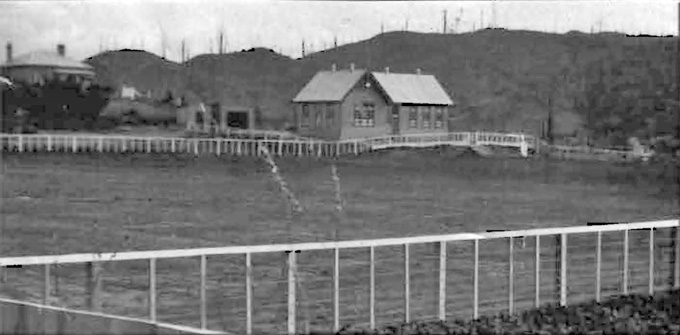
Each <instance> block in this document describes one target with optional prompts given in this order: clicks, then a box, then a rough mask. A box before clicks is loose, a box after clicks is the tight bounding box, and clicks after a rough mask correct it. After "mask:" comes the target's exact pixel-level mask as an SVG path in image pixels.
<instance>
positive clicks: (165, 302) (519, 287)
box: [0, 220, 680, 334]
mask: <svg viewBox="0 0 680 335" xmlns="http://www.w3.org/2000/svg"><path fill="white" fill-rule="evenodd" d="M678 227H679V221H678V220H666V221H653V222H640V223H628V224H612V225H599V226H581V227H564V228H549V229H530V230H519V231H507V232H503V231H501V232H483V233H474V234H473V233H465V234H453V235H435V236H420V237H409V238H389V239H377V240H355V241H341V242H318V243H302V244H280V245H259V246H233V247H221V248H200V249H180V250H153V251H136V252H119V253H115V252H113V253H96V254H70V255H48V256H27V257H6V258H0V267H6V268H7V269H6V270H7V272H6V275H7V276H8V278H7V281H6V282H5V284H3V285H4V286H9V285H12V284H13V285H15V286H16V291H17V292H20V294H23V296H24V298H25V299H29V300H31V299H32V300H42V303H43V304H63V305H64V304H65V305H70V306H73V308H81V309H82V308H88V306H89V308H93V309H96V310H101V309H109V310H110V311H113V312H115V313H116V314H126V315H128V314H133V315H134V316H135V317H144V318H147V319H149V320H150V321H151V322H158V321H159V320H163V322H168V323H174V324H182V325H185V326H192V327H197V328H201V329H212V330H217V329H218V328H222V329H224V330H227V331H229V332H234V333H236V332H241V333H246V334H261V333H285V332H287V333H288V334H294V333H299V332H301V331H304V332H307V331H337V330H338V329H340V328H341V326H342V325H346V324H353V325H364V326H366V327H370V328H375V327H377V326H379V325H384V324H388V323H394V322H404V321H406V322H408V321H410V320H414V319H441V320H447V319H452V318H470V317H472V318H477V317H479V316H480V315H482V314H489V313H497V312H500V311H507V312H510V313H513V312H516V311H518V310H521V309H526V308H531V307H533V306H539V305H542V304H545V303H559V304H561V305H567V304H570V303H576V302H580V301H583V300H587V299H593V298H594V299H597V300H599V299H602V298H603V297H605V296H608V295H613V294H627V293H632V292H645V293H653V292H654V291H657V290H663V289H667V288H669V287H676V288H677V287H679V286H680V259H678V258H679V256H680V240H679V239H678V234H677V230H678ZM83 267H84V268H83ZM57 272H59V273H60V275H59V277H58V278H59V281H57V276H55V274H56V273H57ZM57 286H58V287H59V288H58V289H57ZM0 287H1V286H0ZM83 287H85V289H84V288H83ZM57 291H58V292H57ZM131 291H135V292H137V294H136V295H134V294H131V293H130V292H131ZM40 292H42V293H40ZM17 294H19V293H17ZM54 296H56V298H55V297H54ZM61 298H63V299H64V300H61ZM69 299H70V300H69ZM67 300H69V301H67ZM116 304H118V305H116Z"/></svg>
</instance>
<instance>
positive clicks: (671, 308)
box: [338, 290, 680, 335]
mask: <svg viewBox="0 0 680 335" xmlns="http://www.w3.org/2000/svg"><path fill="white" fill-rule="evenodd" d="M349 334H364V335H370V334H376V335H377V334H381V335H391V334H400V335H410V334H451V335H454V334H455V335H467V334H477V335H485V334H489V335H492V334H493V335H496V334H508V335H512V334H518V335H519V334H565V335H566V334H602V335H604V334H612V335H613V334H630V335H638V334H680V290H674V291H670V292H664V293H658V294H655V295H653V296H648V295H642V294H633V295H629V296H618V297H612V298H610V299H607V300H606V301H604V302H602V303H597V302H595V301H591V302H587V303H582V304H578V305H573V306H569V307H559V306H544V307H541V308H536V309H532V310H529V311H526V312H523V313H521V314H518V315H509V314H505V313H504V314H500V315H497V316H493V317H483V318H480V319H477V320H469V321H463V320H455V321H452V322H441V321H430V322H427V321H415V322H411V323H408V324H402V325H400V326H387V327H384V328H383V329H380V330H375V331H371V330H361V329H352V328H349V327H348V328H346V329H343V330H341V331H340V332H339V333H338V335H349Z"/></svg>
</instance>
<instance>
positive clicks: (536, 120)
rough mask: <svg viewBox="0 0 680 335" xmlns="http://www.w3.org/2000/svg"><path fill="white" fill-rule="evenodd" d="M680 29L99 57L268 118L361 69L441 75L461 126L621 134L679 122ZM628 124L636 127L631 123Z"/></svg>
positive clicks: (415, 36) (115, 74)
mask: <svg viewBox="0 0 680 335" xmlns="http://www.w3.org/2000/svg"><path fill="white" fill-rule="evenodd" d="M674 42H675V40H674V39H672V38H667V37H649V36H648V37H628V36H626V35H622V34H615V33H602V34H594V35H593V34H583V33H578V32H570V33H567V34H549V33H541V32H532V31H509V30H504V29H487V30H480V31H476V32H473V33H466V34H447V35H444V34H432V33H428V34H426V33H414V32H389V33H384V34H380V35H377V36H375V37H373V38H371V39H368V40H365V41H361V42H357V43H353V44H347V45H342V46H339V47H337V48H335V49H332V50H327V51H322V52H317V53H313V54H310V55H307V56H306V57H304V58H302V59H291V58H289V57H286V56H283V55H280V54H277V53H275V52H273V51H271V50H268V49H263V48H258V49H251V50H249V51H242V52H237V53H230V54H223V55H214V54H212V55H199V56H196V57H194V58H192V59H190V60H189V61H187V62H186V63H184V64H178V63H174V62H170V61H167V60H164V59H162V58H160V57H158V56H155V55H152V54H149V53H146V52H140V51H119V52H107V53H103V54H99V55H96V56H94V57H91V58H89V59H88V60H87V61H88V62H89V63H90V64H92V65H93V66H94V67H95V69H96V70H97V72H98V73H99V74H100V76H101V78H102V80H104V81H106V82H109V83H121V82H123V81H125V82H128V83H129V84H132V85H134V86H136V87H139V88H140V89H143V90H147V89H150V90H152V91H154V94H163V93H164V92H165V91H167V90H172V91H173V92H176V93H179V94H187V95H190V96H193V97H194V98H197V99H203V100H208V101H215V100H217V101H221V102H222V103H223V104H227V105H230V104H231V105H253V106H255V105H256V106H259V107H260V108H261V110H262V112H263V115H264V119H265V121H266V122H269V123H273V124H281V122H282V121H283V120H285V119H289V118H290V117H291V110H292V108H291V107H292V106H291V104H290V100H291V99H292V98H293V96H294V95H295V94H296V92H297V91H298V90H299V89H301V88H302V86H303V85H304V84H305V83H306V82H307V81H308V80H309V79H311V77H312V76H313V75H314V73H316V72H317V71H319V70H322V69H330V67H331V65H332V64H333V63H336V64H337V65H338V67H340V68H347V67H349V64H350V63H355V64H356V66H357V67H358V68H368V69H372V70H377V71H381V70H383V69H384V68H385V67H389V68H390V71H391V72H415V70H416V68H420V69H421V70H422V71H423V72H424V73H430V74H434V75H436V76H437V78H438V79H439V80H440V81H441V83H442V84H443V86H444V87H445V89H446V90H447V91H448V92H449V94H450V95H451V96H452V97H453V99H454V100H455V101H456V102H457V103H458V105H457V107H456V108H455V113H454V118H453V119H454V121H453V122H452V125H453V128H455V129H461V130H463V129H464V130H468V129H478V130H506V131H516V130H520V129H525V130H530V131H533V132H536V133H538V132H540V130H541V127H542V126H543V125H544V123H545V122H546V120H547V119H548V114H549V111H550V110H552V119H553V129H554V130H555V131H556V132H557V133H561V134H567V135H571V134H575V133H577V132H581V133H583V132H584V131H586V130H590V131H593V132H595V134H594V135H596V136H598V137H601V138H608V139H610V140H611V141H613V142H617V141H618V142H620V141H622V140H623V138H624V136H623V135H625V136H632V135H636V136H641V137H648V136H650V135H652V134H654V133H656V132H661V133H664V132H670V131H673V129H672V127H669V126H668V125H669V124H671V123H672V122H674V121H673V120H672V115H673V114H672V113H671V111H670V108H669V107H668V106H666V105H664V103H663V102H662V101H663V99H668V98H672V97H673V93H672V89H673V87H672V82H673V75H672V74H673V64H674V63H673V62H674V60H673V57H674V53H673V52H674V48H673V43H674ZM622 131H624V132H625V134H622V133H621V132H622Z"/></svg>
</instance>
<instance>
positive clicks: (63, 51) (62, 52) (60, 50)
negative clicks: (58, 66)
mask: <svg viewBox="0 0 680 335" xmlns="http://www.w3.org/2000/svg"><path fill="white" fill-rule="evenodd" d="M57 53H58V54H59V56H61V57H64V56H65V55H66V47H65V46H64V45H63V44H57Z"/></svg>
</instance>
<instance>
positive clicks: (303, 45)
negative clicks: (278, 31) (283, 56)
mask: <svg viewBox="0 0 680 335" xmlns="http://www.w3.org/2000/svg"><path fill="white" fill-rule="evenodd" d="M302 58H305V40H304V39H303V40H302Z"/></svg>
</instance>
